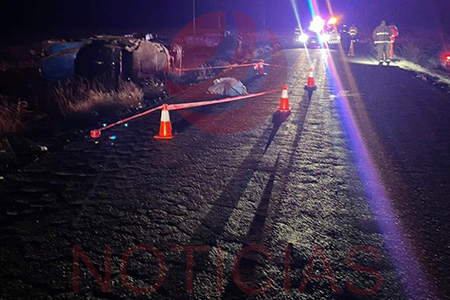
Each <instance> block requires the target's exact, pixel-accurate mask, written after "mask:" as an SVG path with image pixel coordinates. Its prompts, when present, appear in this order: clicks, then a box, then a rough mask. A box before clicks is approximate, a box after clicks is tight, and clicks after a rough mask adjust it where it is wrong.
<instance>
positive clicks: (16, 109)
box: [0, 96, 28, 136]
mask: <svg viewBox="0 0 450 300" xmlns="http://www.w3.org/2000/svg"><path fill="white" fill-rule="evenodd" d="M27 106H28V105H27V103H26V102H25V101H18V102H17V103H8V101H7V99H4V98H3V97H1V96H0V136H4V135H7V134H10V133H12V132H15V131H17V130H18V129H20V128H22V127H23V125H24V119H25V116H26V114H27V110H26V108H27Z"/></svg>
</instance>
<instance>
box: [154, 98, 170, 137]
mask: <svg viewBox="0 0 450 300" xmlns="http://www.w3.org/2000/svg"><path fill="white" fill-rule="evenodd" d="M171 138H173V136H172V124H171V123H170V115H169V110H168V109H167V104H163V107H162V110H161V125H160V126H159V135H155V139H162V140H170V139H171Z"/></svg>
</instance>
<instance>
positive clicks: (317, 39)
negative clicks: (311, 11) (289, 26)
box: [294, 16, 341, 48]
mask: <svg viewBox="0 0 450 300" xmlns="http://www.w3.org/2000/svg"><path fill="white" fill-rule="evenodd" d="M337 22H338V19H337V18H335V17H332V18H330V19H328V20H324V19H322V18H321V17H319V16H316V17H314V19H313V20H312V21H311V23H310V24H309V26H308V27H307V29H303V30H302V29H300V27H296V28H295V38H294V44H295V45H296V46H306V47H310V48H314V47H316V48H322V47H323V48H331V47H333V46H337V45H338V44H340V43H341V33H340V32H339V30H338V28H337Z"/></svg>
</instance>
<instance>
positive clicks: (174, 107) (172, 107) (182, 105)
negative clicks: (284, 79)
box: [91, 90, 279, 137]
mask: <svg viewBox="0 0 450 300" xmlns="http://www.w3.org/2000/svg"><path fill="white" fill-rule="evenodd" d="M277 92H279V90H271V91H267V92H261V93H256V94H249V95H244V96H237V97H231V98H225V99H219V100H210V101H200V102H191V103H180V104H169V105H167V109H168V110H177V109H186V108H193V107H201V106H207V105H213V104H220V103H226V102H232V101H238V100H244V99H249V98H253V97H259V96H263V95H268V94H273V93H277ZM162 107H163V106H162V105H160V106H158V107H154V108H152V109H149V110H146V111H144V112H142V113H139V114H137V115H134V116H131V117H129V118H126V119H123V120H120V121H117V122H115V123H111V124H109V125H107V126H103V127H101V128H99V129H96V130H92V131H91V136H92V134H93V133H95V132H97V133H98V136H97V137H99V136H100V132H101V131H103V130H106V129H110V128H112V127H114V126H117V125H120V124H123V123H126V122H128V121H131V120H134V119H136V118H139V117H142V116H145V115H148V114H150V113H152V112H154V111H157V110H159V109H162ZM92 137H93V136H92Z"/></svg>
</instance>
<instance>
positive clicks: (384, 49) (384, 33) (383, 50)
mask: <svg viewBox="0 0 450 300" xmlns="http://www.w3.org/2000/svg"><path fill="white" fill-rule="evenodd" d="M391 35H392V30H391V29H390V28H389V27H387V26H386V21H384V20H383V21H381V23H380V25H379V26H378V27H377V28H375V30H374V31H373V33H372V38H373V40H374V42H375V46H376V47H377V53H378V59H379V60H380V63H379V65H382V64H383V63H384V62H386V64H387V65H388V66H389V64H390V63H391V59H390V56H389V50H390V44H391Z"/></svg>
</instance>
